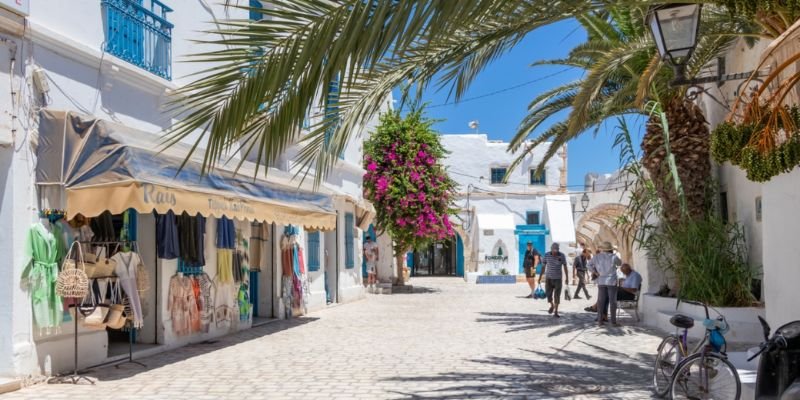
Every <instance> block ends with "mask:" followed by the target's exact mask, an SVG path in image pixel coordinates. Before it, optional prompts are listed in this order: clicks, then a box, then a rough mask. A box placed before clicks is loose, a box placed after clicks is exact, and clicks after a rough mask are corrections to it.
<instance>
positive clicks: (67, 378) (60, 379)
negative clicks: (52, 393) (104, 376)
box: [47, 299, 94, 385]
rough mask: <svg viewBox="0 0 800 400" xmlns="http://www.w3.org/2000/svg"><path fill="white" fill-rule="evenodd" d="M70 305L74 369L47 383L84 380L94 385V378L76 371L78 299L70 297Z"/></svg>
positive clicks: (71, 382)
mask: <svg viewBox="0 0 800 400" xmlns="http://www.w3.org/2000/svg"><path fill="white" fill-rule="evenodd" d="M70 307H72V308H73V309H74V310H75V316H74V317H73V318H72V319H73V321H74V325H75V335H74V337H73V338H74V340H75V348H74V350H75V353H74V354H73V357H74V361H75V364H74V369H73V370H72V375H65V376H56V377H53V378H50V379H49V380H48V381H47V383H54V384H58V383H70V384H73V385H77V384H78V383H79V382H80V381H86V382H89V383H91V384H92V385H94V380H93V379H92V378H89V377H88V376H85V375H81V374H79V373H78V314H79V312H80V310H78V299H72V305H71V306H70Z"/></svg>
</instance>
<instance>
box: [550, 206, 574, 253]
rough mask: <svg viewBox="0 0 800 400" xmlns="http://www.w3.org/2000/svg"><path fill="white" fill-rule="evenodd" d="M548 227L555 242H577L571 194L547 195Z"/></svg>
mask: <svg viewBox="0 0 800 400" xmlns="http://www.w3.org/2000/svg"><path fill="white" fill-rule="evenodd" d="M545 207H547V209H546V214H547V227H548V228H550V239H551V240H552V241H553V242H555V243H572V242H575V223H574V222H573V220H572V202H571V201H570V199H569V195H566V194H564V195H550V196H545Z"/></svg>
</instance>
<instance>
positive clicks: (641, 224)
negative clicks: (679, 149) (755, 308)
mask: <svg viewBox="0 0 800 400" xmlns="http://www.w3.org/2000/svg"><path fill="white" fill-rule="evenodd" d="M662 129H664V131H665V132H664V134H665V135H668V133H667V132H668V130H669V127H668V126H667V124H664V125H663V126H662ZM615 146H616V147H618V148H619V151H620V160H621V162H622V163H623V166H624V167H623V171H624V172H625V173H627V174H628V175H629V176H631V177H633V178H634V179H635V181H634V182H635V183H634V185H633V188H632V190H631V194H630V197H629V203H628V213H626V215H623V216H622V217H620V218H619V220H618V221H617V224H618V226H619V228H620V229H622V230H623V232H624V233H625V234H626V235H628V236H630V237H632V238H633V240H634V242H635V244H636V245H637V246H638V247H639V248H641V249H644V250H645V251H646V252H647V253H648V256H649V257H650V258H651V259H652V260H654V261H655V262H656V265H657V266H658V267H659V268H660V269H662V270H664V271H668V272H670V273H672V274H673V275H674V276H675V279H676V281H677V282H676V284H677V285H676V288H677V294H678V297H679V298H684V299H690V300H701V301H706V302H708V303H709V304H712V305H715V306H747V305H750V303H751V302H752V300H753V297H752V294H751V293H750V284H751V281H752V278H753V276H754V273H753V269H752V268H751V267H750V266H749V265H748V264H747V252H746V249H747V247H746V244H745V238H744V232H743V230H742V228H741V226H739V225H737V224H734V223H730V224H725V223H724V222H723V221H722V220H721V219H720V218H719V217H718V216H716V215H715V214H714V213H713V207H708V208H707V209H706V211H705V214H704V215H703V216H702V217H700V218H680V219H676V220H671V221H670V220H669V219H666V218H663V211H664V208H663V205H662V199H661V197H660V196H659V195H658V191H657V190H656V184H655V183H654V182H653V181H652V180H651V179H650V178H649V176H648V175H647V174H646V173H645V171H644V167H643V166H642V165H641V162H640V160H639V153H638V152H637V151H636V150H635V147H634V145H633V140H632V139H631V134H630V130H629V128H628V125H627V123H626V122H625V120H624V119H620V121H619V129H618V132H617V138H616V141H615ZM666 153H667V157H665V159H664V160H663V161H662V162H664V163H665V164H667V163H669V161H668V160H669V155H670V154H669V153H670V152H669V147H667V149H666ZM667 169H668V170H670V171H673V172H671V173H670V175H672V174H674V168H667ZM670 179H674V181H673V182H672V184H671V185H664V186H666V187H672V188H673V189H672V190H674V191H675V196H678V197H681V196H683V191H682V190H680V187H681V181H680V179H677V178H670Z"/></svg>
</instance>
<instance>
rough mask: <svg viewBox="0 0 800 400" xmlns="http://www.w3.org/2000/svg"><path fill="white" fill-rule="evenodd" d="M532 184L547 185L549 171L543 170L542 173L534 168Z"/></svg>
mask: <svg viewBox="0 0 800 400" xmlns="http://www.w3.org/2000/svg"><path fill="white" fill-rule="evenodd" d="M530 174H531V185H547V171H546V170H545V171H542V174H541V175H537V174H536V170H535V169H532V170H531V172H530Z"/></svg>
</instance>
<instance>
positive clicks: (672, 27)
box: [647, 3, 702, 82]
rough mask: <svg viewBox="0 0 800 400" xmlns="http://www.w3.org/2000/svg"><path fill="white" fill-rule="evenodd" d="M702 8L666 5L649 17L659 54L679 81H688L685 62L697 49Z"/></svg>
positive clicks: (654, 10) (652, 11)
mask: <svg viewBox="0 0 800 400" xmlns="http://www.w3.org/2000/svg"><path fill="white" fill-rule="evenodd" d="M701 8H702V5H700V4H680V3H678V4H666V5H661V6H654V7H652V8H651V9H650V12H649V13H648V14H647V25H648V26H649V27H650V32H651V33H652V34H653V40H655V42H656V47H658V53H659V54H661V58H667V59H668V60H669V63H670V64H672V67H673V68H674V69H675V81H676V82H681V81H685V80H686V76H685V75H684V71H685V68H686V63H687V62H689V59H690V58H691V57H692V53H694V49H695V48H696V47H697V36H698V33H699V31H700V10H701Z"/></svg>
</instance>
